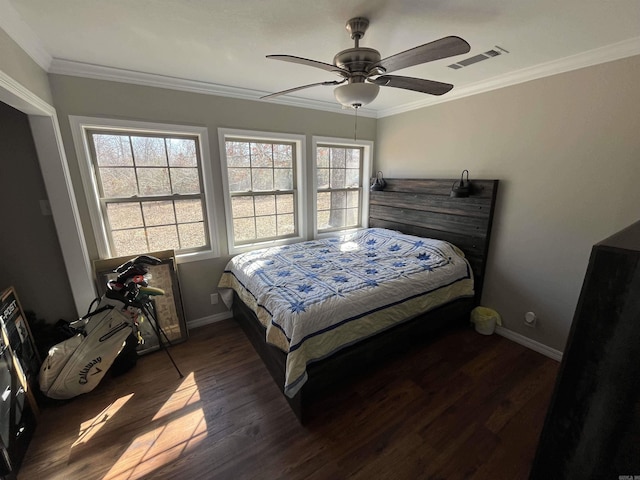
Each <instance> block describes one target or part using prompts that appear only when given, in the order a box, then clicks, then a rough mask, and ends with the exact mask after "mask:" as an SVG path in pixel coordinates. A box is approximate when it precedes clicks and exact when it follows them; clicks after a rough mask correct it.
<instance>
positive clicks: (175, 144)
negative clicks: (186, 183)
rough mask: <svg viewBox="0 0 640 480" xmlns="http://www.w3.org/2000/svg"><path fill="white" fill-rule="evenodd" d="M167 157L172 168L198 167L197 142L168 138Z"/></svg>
mask: <svg viewBox="0 0 640 480" xmlns="http://www.w3.org/2000/svg"><path fill="white" fill-rule="evenodd" d="M167 155H168V157H169V166H171V167H197V166H198V157H197V156H196V141H195V140H191V139H187V138H167Z"/></svg>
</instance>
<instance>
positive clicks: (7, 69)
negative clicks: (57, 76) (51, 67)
mask: <svg viewBox="0 0 640 480" xmlns="http://www.w3.org/2000/svg"><path fill="white" fill-rule="evenodd" d="M0 71H3V72H4V73H6V74H7V75H9V76H10V77H11V78H13V79H14V80H15V81H16V82H18V83H20V84H21V85H22V86H24V87H25V88H26V89H28V90H29V91H30V92H31V93H34V94H35V95H37V96H38V97H40V98H41V99H42V100H44V101H45V102H47V103H48V104H49V105H51V104H52V103H53V102H52V98H51V90H50V89H49V80H48V78H47V72H45V71H44V70H42V68H40V67H39V66H38V64H37V63H36V62H34V61H33V60H32V59H31V57H30V56H29V55H27V54H26V53H25V52H24V50H22V49H21V48H20V46H19V45H18V44H17V43H16V42H14V41H13V39H12V38H11V37H10V36H9V35H7V33H6V32H5V31H4V30H2V29H1V28H0ZM0 93H1V92H0Z"/></svg>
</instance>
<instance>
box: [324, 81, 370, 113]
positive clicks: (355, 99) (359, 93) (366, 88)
mask: <svg viewBox="0 0 640 480" xmlns="http://www.w3.org/2000/svg"><path fill="white" fill-rule="evenodd" d="M379 91H380V87H379V86H378V85H375V84H373V83H364V82H359V83H347V84H346V85H341V86H339V87H336V88H335V89H334V90H333V94H334V95H335V97H336V100H338V102H340V103H341V104H342V105H344V106H345V107H353V108H360V107H362V106H363V105H367V104H368V103H371V102H373V101H374V100H375V99H376V97H377V96H378V92H379Z"/></svg>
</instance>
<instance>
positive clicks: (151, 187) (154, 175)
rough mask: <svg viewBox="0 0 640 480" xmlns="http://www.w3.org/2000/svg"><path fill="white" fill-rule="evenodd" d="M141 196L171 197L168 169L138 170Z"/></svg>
mask: <svg viewBox="0 0 640 480" xmlns="http://www.w3.org/2000/svg"><path fill="white" fill-rule="evenodd" d="M136 171H137V173H138V183H139V184H140V195H144V196H147V195H171V186H170V184H169V169H168V168H136Z"/></svg>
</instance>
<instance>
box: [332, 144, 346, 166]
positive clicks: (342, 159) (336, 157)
mask: <svg viewBox="0 0 640 480" xmlns="http://www.w3.org/2000/svg"><path fill="white" fill-rule="evenodd" d="M345 167H346V154H345V149H344V148H332V149H331V168H345Z"/></svg>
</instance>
